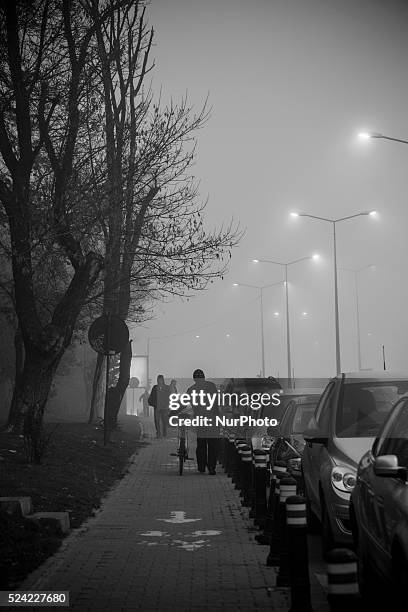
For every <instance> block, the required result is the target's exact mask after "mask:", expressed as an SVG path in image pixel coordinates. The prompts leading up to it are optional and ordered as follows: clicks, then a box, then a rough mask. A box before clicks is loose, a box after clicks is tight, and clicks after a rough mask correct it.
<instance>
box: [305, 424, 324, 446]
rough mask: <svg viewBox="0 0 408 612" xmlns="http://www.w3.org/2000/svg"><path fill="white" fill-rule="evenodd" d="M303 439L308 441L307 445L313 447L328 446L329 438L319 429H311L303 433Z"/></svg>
mask: <svg viewBox="0 0 408 612" xmlns="http://www.w3.org/2000/svg"><path fill="white" fill-rule="evenodd" d="M303 437H304V439H305V440H306V444H308V445H309V446H311V445H312V444H323V445H325V444H327V436H325V435H324V432H323V431H322V430H321V429H320V428H319V427H310V428H309V429H306V431H304V432H303Z"/></svg>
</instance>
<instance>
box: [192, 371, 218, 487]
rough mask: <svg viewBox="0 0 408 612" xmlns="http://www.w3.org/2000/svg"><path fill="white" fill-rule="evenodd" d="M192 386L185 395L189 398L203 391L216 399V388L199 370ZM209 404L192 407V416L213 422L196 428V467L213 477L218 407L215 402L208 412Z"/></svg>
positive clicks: (201, 403)
mask: <svg viewBox="0 0 408 612" xmlns="http://www.w3.org/2000/svg"><path fill="white" fill-rule="evenodd" d="M193 380H194V384H193V385H192V386H191V387H189V388H188V389H187V393H188V394H189V395H190V396H191V395H192V393H193V391H196V392H197V394H199V393H200V391H204V394H205V396H206V397H208V396H207V394H209V395H214V397H217V387H216V386H215V384H214V383H213V382H211V381H209V380H206V379H205V375H204V372H203V371H202V370H200V369H197V370H194V372H193ZM209 405H210V404H209V403H208V401H206V400H203V401H200V403H199V404H198V405H193V411H194V416H204V417H210V418H212V420H213V425H212V426H207V427H198V428H197V449H196V457H197V467H198V471H199V472H201V473H204V472H205V468H206V467H207V468H208V473H209V474H210V475H211V476H215V474H216V471H215V468H216V465H217V454H218V440H219V428H218V427H217V426H216V425H215V424H214V421H215V417H216V416H217V415H218V405H217V403H216V402H215V403H214V405H213V406H212V408H211V410H208V407H209Z"/></svg>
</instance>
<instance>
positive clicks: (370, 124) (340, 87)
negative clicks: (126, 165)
mask: <svg viewBox="0 0 408 612" xmlns="http://www.w3.org/2000/svg"><path fill="white" fill-rule="evenodd" d="M149 15H150V17H149V18H150V22H151V24H152V25H153V26H154V29H155V39H156V47H155V49H154V56H155V60H156V68H155V72H154V81H153V86H154V88H155V89H156V90H157V89H158V86H159V85H162V88H163V94H162V95H163V97H166V96H168V95H171V96H172V97H173V98H174V99H175V100H177V99H178V98H180V97H181V96H182V95H183V94H185V93H186V92H187V95H188V99H189V101H190V102H191V103H192V104H194V105H195V107H196V108H199V107H200V105H201V104H202V103H203V101H204V99H205V98H206V96H207V95H208V96H209V104H210V106H211V108H212V111H211V117H210V120H209V122H208V123H207V125H206V126H205V127H204V128H203V129H202V130H201V131H200V132H199V134H198V153H197V163H196V166H195V168H194V172H195V176H196V177H197V178H198V179H199V180H200V193H201V196H202V198H203V199H205V198H207V197H208V199H209V201H208V206H207V215H206V223H207V225H208V226H210V227H211V226H214V225H219V224H221V222H223V221H228V220H229V219H230V218H231V217H233V218H234V219H236V220H238V221H239V222H240V224H241V226H242V227H243V228H245V230H246V233H245V237H244V239H243V240H242V241H241V243H240V245H239V247H238V248H236V249H234V251H233V255H232V259H231V264H230V269H229V273H228V274H227V275H226V276H225V277H224V280H223V281H222V280H221V279H220V280H217V281H215V282H214V284H213V285H211V288H210V289H209V290H208V291H206V292H202V293H199V294H196V295H195V296H194V297H193V298H192V299H190V300H189V301H181V300H180V299H169V301H168V302H167V303H163V304H161V305H159V306H155V319H154V320H153V321H150V322H147V323H145V324H143V326H141V327H140V326H138V327H135V328H134V329H133V331H132V335H133V339H134V342H133V350H134V353H135V354H145V353H146V350H147V339H148V338H150V341H149V356H150V374H151V377H153V378H155V377H156V374H157V373H158V372H163V373H164V375H165V376H166V377H169V378H170V377H173V376H175V377H177V376H179V377H181V376H185V377H188V376H190V375H191V372H192V370H193V369H194V368H195V367H201V368H203V369H204V370H205V371H206V374H207V375H208V376H213V377H215V376H218V377H222V376H227V375H235V376H256V375H257V374H259V372H260V369H261V348H260V346H261V341H260V314H259V313H260V307H259V306H260V305H259V301H258V295H257V292H256V291H255V290H251V289H250V288H245V287H234V286H233V283H234V282H236V283H247V284H253V285H267V284H270V283H273V282H277V281H280V280H282V279H283V273H284V270H283V268H281V267H279V266H274V265H272V264H254V263H253V262H252V261H251V260H252V259H253V258H267V259H272V260H277V261H282V262H285V261H291V260H294V259H298V258H301V257H305V256H309V255H312V254H313V253H319V254H320V256H321V258H320V260H319V261H316V262H315V261H305V262H301V263H299V264H297V265H294V266H291V267H290V268H289V292H290V324H291V349H292V366H293V368H294V371H295V375H297V376H324V377H325V376H331V375H333V374H335V337H334V298H333V260H332V256H333V252H332V234H331V232H332V228H331V225H330V224H328V223H324V222H321V221H317V220H312V219H308V218H297V219H294V218H292V217H290V215H289V213H290V211H293V210H295V211H298V212H305V213H309V214H313V215H317V216H323V217H328V218H340V217H344V216H347V215H352V214H355V213H358V212H361V211H366V210H372V209H375V210H376V211H378V214H377V216H376V217H368V216H365V217H359V218H356V219H352V220H349V221H345V222H343V223H341V224H339V225H338V227H337V239H338V240H337V247H338V267H339V272H338V275H339V312H340V340H341V367H342V370H343V371H347V370H355V369H357V367H358V357H357V333H356V301H355V299H356V298H355V286H354V276H353V273H352V272H350V271H347V270H343V268H348V269H360V268H363V267H365V266H369V265H371V264H374V265H375V268H367V269H366V270H362V271H361V272H360V273H359V276H358V290H359V306H360V332H361V362H362V368H364V369H368V368H372V369H381V368H382V367H383V361H382V359H383V357H382V346H383V345H384V347H385V355H386V367H387V368H388V369H396V370H406V369H407V364H408V359H407V357H408V355H407V343H406V338H407V322H406V315H405V302H406V300H407V297H408V295H407V289H406V286H405V282H404V277H405V265H406V260H407V244H406V239H405V227H406V225H407V217H408V211H407V207H406V202H405V200H406V188H407V173H406V164H407V162H408V146H407V145H404V144H400V143H396V142H390V141H387V140H376V139H371V140H368V141H362V140H360V139H359V138H358V137H357V135H358V133H359V132H361V131H364V130H372V131H376V132H381V133H383V134H386V135H389V136H394V137H397V138H402V139H404V138H408V126H407V122H406V100H407V98H408V84H407V79H406V58H407V46H408V43H407V39H406V26H407V18H408V5H407V3H403V2H393V1H391V2H386V3H384V2H375V1H366V0H359V1H358V2H355V1H351V0H347V1H343V2H337V1H335V0H328V1H324V2H323V1H317V0H307V2H305V1H304V0H292V1H290V2H288V1H287V0H279V1H276V0H274V1H270V2H266V1H260V0H256V1H254V2H251V3H248V2H241V1H239V0H235V1H232V0H219V1H217V2H213V1H207V2H205V3H203V2H199V1H198V0H173V2H171V3H170V2H167V1H165V0H154V1H153V2H152V4H151V7H150V11H149ZM303 312H307V313H308V314H307V315H302V313H303ZM274 313H279V315H274ZM284 314H285V301H284V287H283V285H279V286H275V287H272V288H270V289H265V291H264V319H265V329H264V334H265V363H266V374H267V375H270V374H272V375H275V376H276V375H277V374H279V375H280V376H282V375H286V337H285V329H286V328H285V317H284ZM197 336H199V337H198V338H197Z"/></svg>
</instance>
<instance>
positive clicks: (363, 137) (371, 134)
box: [358, 132, 408, 144]
mask: <svg viewBox="0 0 408 612" xmlns="http://www.w3.org/2000/svg"><path fill="white" fill-rule="evenodd" d="M358 136H359V138H361V140H369V139H370V138H382V139H383V140H393V141H394V142H402V143H404V144H408V140H402V139H401V138H393V137H392V136H384V134H379V133H378V132H360V134H359V135H358Z"/></svg>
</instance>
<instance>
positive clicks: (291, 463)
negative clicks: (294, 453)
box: [287, 457, 302, 472]
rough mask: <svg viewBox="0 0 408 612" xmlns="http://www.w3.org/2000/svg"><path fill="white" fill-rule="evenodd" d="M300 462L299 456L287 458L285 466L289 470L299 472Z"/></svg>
mask: <svg viewBox="0 0 408 612" xmlns="http://www.w3.org/2000/svg"><path fill="white" fill-rule="evenodd" d="M301 463H302V459H301V458H300V457H293V459H288V460H287V466H288V469H289V470H296V471H298V472H300V466H301Z"/></svg>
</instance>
